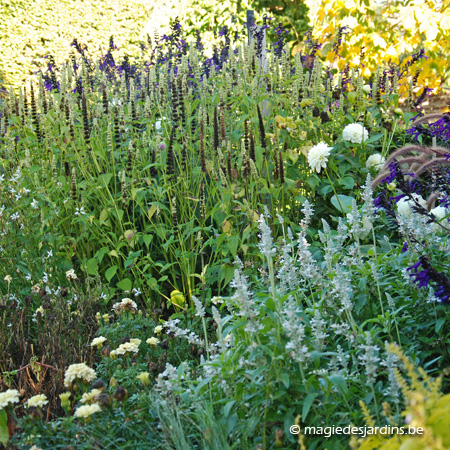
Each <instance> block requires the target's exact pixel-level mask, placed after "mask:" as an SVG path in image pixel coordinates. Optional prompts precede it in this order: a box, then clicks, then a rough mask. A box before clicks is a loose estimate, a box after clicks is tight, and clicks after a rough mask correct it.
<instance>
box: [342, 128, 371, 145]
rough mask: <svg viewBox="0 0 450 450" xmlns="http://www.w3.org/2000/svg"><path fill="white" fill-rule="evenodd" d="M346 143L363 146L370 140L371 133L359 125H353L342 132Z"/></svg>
mask: <svg viewBox="0 0 450 450" xmlns="http://www.w3.org/2000/svg"><path fill="white" fill-rule="evenodd" d="M342 137H343V139H344V141H349V142H352V143H353V144H361V142H363V141H367V139H368V138H369V132H368V131H367V130H366V129H365V128H364V127H363V126H362V125H361V124H359V123H351V124H350V125H347V126H346V127H345V128H344V129H343V130H342Z"/></svg>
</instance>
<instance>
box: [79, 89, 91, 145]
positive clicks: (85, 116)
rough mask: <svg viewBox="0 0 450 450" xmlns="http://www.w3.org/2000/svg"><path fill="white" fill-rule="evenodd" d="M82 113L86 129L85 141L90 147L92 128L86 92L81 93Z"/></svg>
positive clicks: (84, 128)
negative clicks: (90, 126)
mask: <svg viewBox="0 0 450 450" xmlns="http://www.w3.org/2000/svg"><path fill="white" fill-rule="evenodd" d="M81 114H82V117H83V130H84V142H85V143H86V145H87V146H88V147H89V146H90V143H91V140H90V134H91V133H90V129H89V117H88V112H87V103H86V95H85V94H84V92H83V93H82V94H81Z"/></svg>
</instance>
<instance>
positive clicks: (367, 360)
mask: <svg viewBox="0 0 450 450" xmlns="http://www.w3.org/2000/svg"><path fill="white" fill-rule="evenodd" d="M364 335H365V344H361V345H360V346H359V348H360V349H361V350H362V351H363V352H362V353H361V354H360V355H359V356H358V359H359V361H360V363H361V365H362V366H364V368H365V370H366V374H367V377H368V379H369V381H370V383H373V382H374V381H375V378H376V372H377V367H378V362H379V361H380V358H378V353H379V351H380V349H379V348H378V346H377V345H373V340H372V335H371V334H370V333H369V332H366V333H364Z"/></svg>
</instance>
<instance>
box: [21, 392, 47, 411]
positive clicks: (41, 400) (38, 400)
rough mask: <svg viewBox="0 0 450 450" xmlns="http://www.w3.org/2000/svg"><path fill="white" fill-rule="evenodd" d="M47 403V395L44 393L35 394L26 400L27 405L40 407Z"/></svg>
mask: <svg viewBox="0 0 450 450" xmlns="http://www.w3.org/2000/svg"><path fill="white" fill-rule="evenodd" d="M47 403H48V400H47V396H46V395H45V394H40V395H35V396H33V397H31V398H29V399H28V400H27V403H26V405H27V407H28V408H29V407H30V406H35V407H36V408H40V407H42V406H45V405H46V404H47Z"/></svg>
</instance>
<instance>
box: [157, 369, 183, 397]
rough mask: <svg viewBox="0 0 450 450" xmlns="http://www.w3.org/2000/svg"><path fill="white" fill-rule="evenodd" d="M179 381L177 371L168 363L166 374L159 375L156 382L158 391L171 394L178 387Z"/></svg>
mask: <svg viewBox="0 0 450 450" xmlns="http://www.w3.org/2000/svg"><path fill="white" fill-rule="evenodd" d="M177 381H178V374H177V369H176V368H175V367H174V366H172V364H170V363H166V368H165V370H164V372H161V373H160V374H159V375H158V378H157V381H156V390H157V391H159V392H161V393H169V392H171V391H172V388H173V387H175V386H176V382H177Z"/></svg>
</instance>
